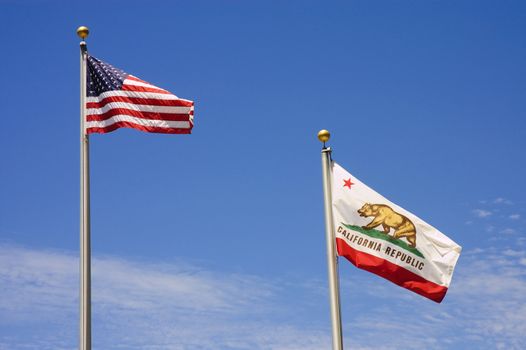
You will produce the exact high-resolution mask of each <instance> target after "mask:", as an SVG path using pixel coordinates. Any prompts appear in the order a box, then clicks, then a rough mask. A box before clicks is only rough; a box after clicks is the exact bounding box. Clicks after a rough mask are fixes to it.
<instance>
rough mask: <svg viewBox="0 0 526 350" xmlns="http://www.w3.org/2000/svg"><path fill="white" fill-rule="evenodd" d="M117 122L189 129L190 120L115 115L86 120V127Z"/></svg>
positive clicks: (103, 126)
mask: <svg viewBox="0 0 526 350" xmlns="http://www.w3.org/2000/svg"><path fill="white" fill-rule="evenodd" d="M118 122H129V123H133V124H137V125H142V126H151V127H158V128H179V129H189V128H190V122H186V121H172V120H151V119H141V118H135V117H131V116H129V115H122V114H119V115H115V116H113V117H111V118H109V119H106V120H102V121H89V122H86V128H107V127H108V126H110V125H112V124H115V123H118Z"/></svg>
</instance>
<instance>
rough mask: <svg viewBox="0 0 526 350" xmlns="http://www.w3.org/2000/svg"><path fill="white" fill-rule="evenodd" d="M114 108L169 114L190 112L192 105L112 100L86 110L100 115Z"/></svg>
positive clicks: (87, 112) (88, 113)
mask: <svg viewBox="0 0 526 350" xmlns="http://www.w3.org/2000/svg"><path fill="white" fill-rule="evenodd" d="M114 108H123V109H131V110H134V111H139V112H153V113H168V114H189V113H190V111H191V110H192V107H177V106H175V107H172V106H151V105H138V104H134V103H125V102H111V103H108V104H106V105H105V106H104V107H101V108H88V109H87V110H86V114H87V115H98V114H104V113H106V112H108V111H110V110H112V109H114Z"/></svg>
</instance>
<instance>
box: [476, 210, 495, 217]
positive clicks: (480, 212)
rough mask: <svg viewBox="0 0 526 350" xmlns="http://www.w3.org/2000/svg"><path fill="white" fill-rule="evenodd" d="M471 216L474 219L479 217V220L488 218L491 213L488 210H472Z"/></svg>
mask: <svg viewBox="0 0 526 350" xmlns="http://www.w3.org/2000/svg"><path fill="white" fill-rule="evenodd" d="M473 214H474V215H475V216H476V217H479V218H486V217H488V216H490V215H491V214H492V213H491V211H489V210H484V209H474V210H473Z"/></svg>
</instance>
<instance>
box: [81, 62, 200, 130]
mask: <svg viewBox="0 0 526 350" xmlns="http://www.w3.org/2000/svg"><path fill="white" fill-rule="evenodd" d="M86 75H87V79H86V80H87V81H86V84H87V98H86V124H85V128H86V133H87V134H91V133H108V132H111V131H114V130H116V129H118V128H123V127H125V128H132V129H137V130H141V131H146V132H152V133H166V134H190V133H191V130H192V127H193V116H194V103H193V102H192V101H190V100H185V99H181V98H179V97H177V96H175V95H174V94H172V93H170V92H169V91H167V90H164V89H161V88H159V87H157V86H154V85H152V84H150V83H148V82H146V81H144V80H141V79H139V78H137V77H134V76H133V75H130V74H128V73H126V72H124V71H122V70H120V69H118V68H115V67H113V66H112V65H110V64H107V63H105V62H102V61H100V60H98V59H97V58H95V57H93V56H90V55H88V57H87V74H86Z"/></svg>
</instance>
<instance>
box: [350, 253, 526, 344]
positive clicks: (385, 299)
mask: <svg viewBox="0 0 526 350" xmlns="http://www.w3.org/2000/svg"><path fill="white" fill-rule="evenodd" d="M524 260H526V253H525V252H524V251H518V250H513V249H507V250H504V251H500V250H498V249H495V248H492V249H476V250H472V251H469V252H465V253H464V254H463V256H461V259H460V262H459V265H458V267H457V271H456V275H455V276H454V281H453V283H452V286H451V288H450V291H449V293H448V295H447V296H446V299H445V300H444V302H443V303H442V304H440V305H437V304H433V303H431V302H428V301H426V300H424V299H422V298H420V297H418V296H413V295H411V294H407V293H403V294H402V292H404V291H403V290H401V289H400V288H398V289H397V288H396V287H393V288H388V289H387V290H383V291H380V292H379V291H378V290H377V288H376V286H373V285H372V282H373V281H371V282H369V281H368V279H365V278H364V279H365V282H364V281H361V283H360V284H359V285H360V290H362V291H366V292H367V294H368V295H369V294H371V293H372V294H374V296H375V298H376V299H377V303H376V305H377V306H375V307H372V308H370V309H369V310H368V312H367V313H364V314H363V315H361V316H360V317H357V318H355V319H354V320H352V321H350V322H349V324H348V325H347V328H349V329H353V331H354V332H353V334H352V335H350V337H349V339H351V345H354V346H356V347H357V348H360V346H363V345H364V344H367V345H368V348H370V349H402V348H406V349H418V348H425V349H453V348H454V349H461V348H471V349H489V348H493V349H523V348H525V346H526V337H525V336H524V334H526V305H525V304H524V295H526V294H525V293H526V271H525V269H524V265H523V262H524ZM353 284H354V286H355V288H356V285H357V284H358V282H357V281H354V282H352V281H351V283H350V285H353ZM376 284H378V282H377V281H376ZM371 290H374V291H373V292H371ZM399 290H401V291H402V292H400V291H399ZM354 297H355V300H356V298H357V300H358V301H360V300H364V299H365V298H367V297H366V296H361V297H357V296H356V295H354ZM379 333H381V334H382V336H381V337H376V338H375V337H374V334H379ZM401 334H403V336H400V335H401Z"/></svg>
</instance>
